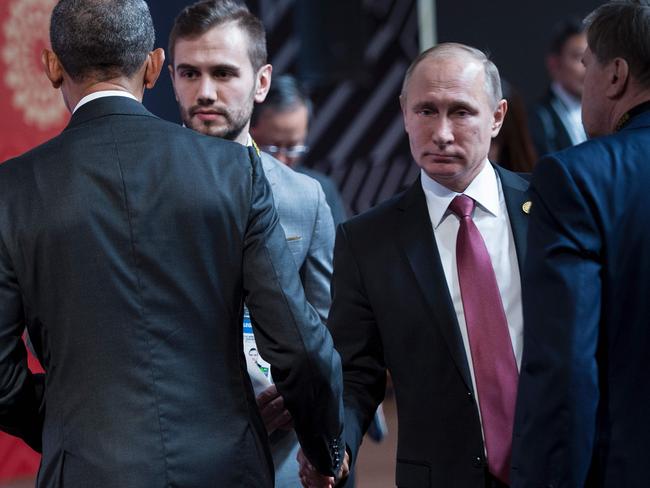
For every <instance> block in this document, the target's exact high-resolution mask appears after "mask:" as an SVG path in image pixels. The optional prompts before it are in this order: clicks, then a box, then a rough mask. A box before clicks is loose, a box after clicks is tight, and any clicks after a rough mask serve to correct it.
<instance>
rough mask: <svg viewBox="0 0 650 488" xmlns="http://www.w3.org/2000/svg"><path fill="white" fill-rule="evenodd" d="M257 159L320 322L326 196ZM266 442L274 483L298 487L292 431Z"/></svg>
mask: <svg viewBox="0 0 650 488" xmlns="http://www.w3.org/2000/svg"><path fill="white" fill-rule="evenodd" d="M261 159H262V166H263V168H264V173H265V174H266V178H267V180H268V182H269V183H270V185H271V190H272V193H273V200H274V202H275V208H276V209H277V212H278V216H279V219H280V225H281V226H282V229H283V230H284V234H285V237H286V239H287V243H288V245H289V249H290V250H291V253H292V255H293V258H294V261H295V263H296V267H297V268H298V269H299V271H300V278H301V281H302V284H303V287H304V290H305V296H306V297H307V300H308V301H309V303H310V304H311V305H312V306H313V307H314V308H315V309H316V311H317V312H318V315H319V317H320V319H321V321H323V322H326V321H327V315H328V313H329V308H330V303H331V295H330V279H331V276H332V255H333V251H334V223H333V220H332V214H331V212H330V209H329V207H328V205H327V202H326V200H325V195H324V193H323V190H322V188H321V185H320V184H319V183H318V181H316V180H315V179H313V178H310V177H309V176H306V175H304V174H301V173H298V172H296V171H294V170H292V169H291V168H289V167H288V166H286V165H284V164H282V163H281V162H280V161H278V160H277V159H275V158H274V157H273V156H270V155H269V154H266V153H261ZM246 347H247V348H248V347H250V346H249V345H247V346H246ZM247 360H248V371H249V374H250V376H251V380H252V382H253V386H254V387H255V390H256V392H260V391H263V390H264V389H266V388H267V387H268V386H269V385H270V382H268V380H266V378H265V377H264V376H263V375H262V374H261V373H260V371H259V368H258V365H257V364H256V363H255V362H254V361H252V360H250V357H248V356H247ZM270 441H271V454H272V455H273V462H274V465H275V486H276V487H278V488H282V487H287V488H289V487H294V486H300V478H299V476H298V463H297V462H296V453H297V451H298V448H299V444H298V440H297V438H296V434H295V432H293V431H291V432H288V431H281V430H278V431H276V432H274V433H273V434H272V435H271V438H270Z"/></svg>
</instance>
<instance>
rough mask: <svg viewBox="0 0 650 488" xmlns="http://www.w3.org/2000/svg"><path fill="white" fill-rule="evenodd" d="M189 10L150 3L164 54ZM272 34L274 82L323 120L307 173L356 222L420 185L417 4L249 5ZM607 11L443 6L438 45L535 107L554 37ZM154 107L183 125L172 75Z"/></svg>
mask: <svg viewBox="0 0 650 488" xmlns="http://www.w3.org/2000/svg"><path fill="white" fill-rule="evenodd" d="M191 3H193V2H192V1H186V0H166V1H164V2H162V1H150V2H149V6H150V9H151V13H152V15H153V18H154V22H155V23H156V29H157V46H159V47H164V48H166V47H167V36H168V33H169V30H170V28H171V25H172V23H173V19H174V17H175V16H176V14H177V13H178V12H179V11H180V10H181V9H182V8H183V7H184V6H186V5H189V4H191ZM245 3H246V4H247V5H248V6H249V8H250V9H251V11H253V12H254V13H255V14H256V15H257V16H259V17H260V18H261V19H262V21H263V22H264V25H265V27H266V29H267V38H268V47H269V61H270V62H271V63H272V64H273V66H274V71H273V73H274V74H281V73H287V72H288V73H292V74H294V75H296V76H298V77H299V78H300V79H301V80H302V81H303V82H304V83H305V84H306V85H307V87H308V88H309V90H310V93H311V95H312V98H313V99H314V102H315V117H314V120H313V123H312V126H311V132H310V137H309V140H308V143H309V145H310V147H311V151H310V153H309V155H308V156H307V159H306V164H307V165H308V166H312V167H315V168H317V169H319V170H321V171H323V172H324V173H326V174H329V175H330V176H331V177H332V178H333V179H334V180H335V182H336V183H337V184H338V185H339V187H340V189H341V191H342V194H343V197H344V200H345V201H346V204H347V205H348V207H349V210H350V211H351V213H358V212H361V211H363V210H365V209H367V208H369V207H371V206H373V205H375V204H376V203H378V202H379V201H382V200H384V199H386V198H388V197H390V196H392V195H393V194H395V193H396V192H398V191H400V190H402V189H404V188H405V187H406V186H408V184H409V183H410V182H411V181H412V180H413V178H414V177H415V176H416V175H417V168H416V167H415V164H414V163H413V162H412V159H411V156H410V153H409V149H408V140H407V139H406V136H405V134H404V131H403V127H402V123H401V115H400V112H399V103H398V99H397V97H398V96H399V91H400V87H401V82H402V78H403V75H404V72H405V70H406V68H407V67H408V64H409V63H410V61H411V60H412V59H413V58H414V57H415V56H417V54H418V52H419V46H418V28H417V25H418V24H417V8H416V1H415V0H250V1H247V2H245ZM601 3H603V2H596V1H589V0H568V1H567V0H565V1H562V0H547V1H544V2H527V1H521V0H491V1H480V0H442V1H438V2H437V6H436V11H437V32H438V41H439V42H444V41H456V42H462V43H466V44H470V45H472V46H475V47H478V48H480V49H482V50H485V51H488V52H489V53H490V54H491V57H492V59H493V60H494V61H495V63H496V64H497V66H498V67H499V70H500V71H501V75H502V77H504V78H506V79H507V80H509V81H510V82H511V83H512V84H514V86H515V87H516V88H518V90H519V91H520V92H521V94H522V95H523V96H524V98H525V99H526V100H527V101H528V102H529V103H530V102H532V101H534V100H535V99H536V98H537V97H538V96H540V95H541V94H542V93H543V91H544V90H545V87H546V84H547V83H548V79H547V76H546V71H545V68H544V54H545V50H546V46H547V44H548V42H549V35H550V31H551V29H552V27H553V26H554V25H555V24H556V23H557V22H558V21H559V20H561V19H563V18H565V17H567V16H577V17H580V18H582V17H584V16H585V15H586V14H587V13H588V12H589V11H591V10H593V9H594V8H595V7H596V6H598V5H600V4H601ZM145 104H146V105H147V107H148V108H149V109H150V110H152V111H153V112H154V113H155V114H157V115H159V116H161V117H163V118H166V119H168V120H172V121H176V122H178V121H179V118H178V109H177V107H176V104H175V101H174V97H173V92H172V89H171V83H170V82H169V75H168V73H166V72H163V74H162V76H161V79H160V81H159V83H158V85H157V86H156V88H155V89H154V90H152V91H151V92H149V93H148V94H147V95H146V96H145Z"/></svg>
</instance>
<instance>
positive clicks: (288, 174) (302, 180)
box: [261, 153, 319, 192]
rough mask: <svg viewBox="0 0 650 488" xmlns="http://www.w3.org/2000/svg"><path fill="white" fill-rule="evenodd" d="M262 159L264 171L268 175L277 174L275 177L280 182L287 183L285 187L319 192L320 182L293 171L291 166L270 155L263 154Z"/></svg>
mask: <svg viewBox="0 0 650 488" xmlns="http://www.w3.org/2000/svg"><path fill="white" fill-rule="evenodd" d="M261 158H262V166H263V167H264V171H265V172H267V173H268V174H271V173H275V175H274V176H277V178H278V180H279V181H282V182H286V184H285V186H288V187H294V188H296V187H298V188H302V189H308V190H310V191H313V192H317V191H318V188H319V184H318V181H316V180H315V179H314V178H312V177H311V176H308V175H306V174H303V173H299V172H297V171H295V170H293V169H291V168H290V167H289V166H287V165H286V164H284V163H282V162H280V161H278V160H277V159H276V158H274V157H273V156H271V155H269V154H266V153H262V156H261Z"/></svg>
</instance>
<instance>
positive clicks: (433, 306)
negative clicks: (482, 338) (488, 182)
mask: <svg viewBox="0 0 650 488" xmlns="http://www.w3.org/2000/svg"><path fill="white" fill-rule="evenodd" d="M398 209H399V211H400V213H401V215H400V216H399V217H401V218H400V219H399V220H398V236H399V237H398V238H399V240H400V245H401V248H402V249H403V250H404V253H405V254H406V257H407V260H408V264H409V267H410V268H411V271H412V272H413V274H414V275H415V279H416V281H417V283H418V285H419V288H420V291H421V292H422V296H423V297H424V300H425V301H426V303H427V305H428V308H429V310H430V312H431V319H432V320H431V322H432V323H433V324H435V326H437V327H438V328H439V329H440V332H441V334H442V336H443V337H444V339H445V342H446V343H447V347H448V349H449V352H450V354H451V357H452V359H453V361H454V363H455V365H456V368H457V369H458V372H459V373H460V375H461V377H462V378H463V380H464V381H465V384H466V386H467V388H468V389H469V390H472V382H471V378H470V373H469V366H468V363H467V357H466V354H465V348H464V346H463V340H462V337H461V335H460V329H459V326H458V320H457V319H456V312H455V310H454V306H453V303H452V301H451V296H450V295H449V289H448V288H447V280H446V279H445V274H444V271H443V269H442V264H441V263H440V254H439V253H438V246H437V245H436V241H435V239H434V235H433V228H432V226H431V220H430V218H429V212H428V210H427V205H426V199H425V197H424V192H423V190H422V186H421V183H420V178H418V179H417V180H416V181H415V183H414V184H413V186H411V188H410V189H409V190H408V191H407V192H406V193H405V194H404V197H403V198H402V201H401V202H400V203H399V205H398Z"/></svg>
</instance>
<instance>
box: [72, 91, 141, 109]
mask: <svg viewBox="0 0 650 488" xmlns="http://www.w3.org/2000/svg"><path fill="white" fill-rule="evenodd" d="M103 97H126V98H132V99H133V100H135V101H137V102H139V101H140V100H138V99H137V98H136V97H135V96H134V95H132V94H131V93H129V92H125V91H122V90H101V91H97V92H94V93H91V94H90V95H86V96H85V97H83V98H82V99H81V100H79V103H77V105H76V106H75V108H74V110H73V111H72V113H75V112H76V111H77V110H79V107H81V106H82V105H85V104H87V103H88V102H92V101H93V100H97V99H98V98H103Z"/></svg>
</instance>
